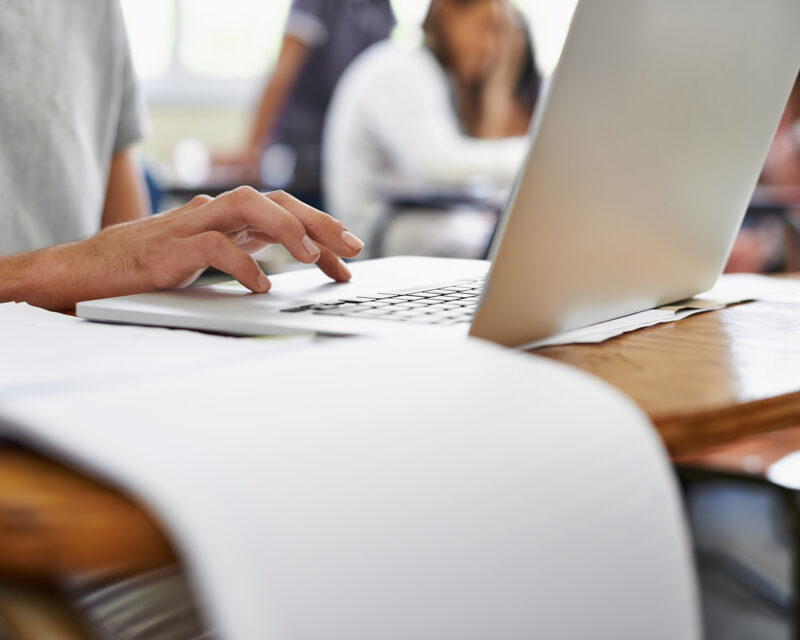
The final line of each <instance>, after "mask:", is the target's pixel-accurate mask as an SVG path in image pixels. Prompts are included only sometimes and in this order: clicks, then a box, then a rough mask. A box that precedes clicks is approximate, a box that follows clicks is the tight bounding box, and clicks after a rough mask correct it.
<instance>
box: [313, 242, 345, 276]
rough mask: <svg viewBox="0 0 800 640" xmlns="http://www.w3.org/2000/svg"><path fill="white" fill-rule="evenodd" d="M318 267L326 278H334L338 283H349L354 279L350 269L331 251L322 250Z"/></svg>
mask: <svg viewBox="0 0 800 640" xmlns="http://www.w3.org/2000/svg"><path fill="white" fill-rule="evenodd" d="M317 266H318V267H319V268H320V269H321V270H322V272H323V273H324V274H325V275H326V276H328V277H329V278H333V279H334V280H336V282H349V281H350V278H351V277H352V275H351V273H350V269H348V268H347V267H346V266H345V264H344V262H342V261H341V260H340V259H339V258H338V257H337V256H336V254H334V253H333V252H332V251H331V250H330V249H325V248H323V249H322V254H321V255H320V257H319V260H317Z"/></svg>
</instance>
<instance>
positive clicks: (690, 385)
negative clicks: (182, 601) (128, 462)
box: [0, 302, 800, 577]
mask: <svg viewBox="0 0 800 640" xmlns="http://www.w3.org/2000/svg"><path fill="white" fill-rule="evenodd" d="M536 353H537V354H538V355H541V356H545V357H548V358H552V359H555V360H559V361H561V362H565V363H569V364H572V365H574V366H577V367H579V368H581V369H584V370H585V371H588V372H590V373H592V374H594V375H596V376H598V377H600V378H602V379H604V380H606V381H608V382H609V383H611V384H612V385H614V386H616V387H617V388H619V389H620V390H622V391H623V392H625V393H626V394H628V395H629V396H630V397H631V398H633V399H634V400H635V401H636V402H637V403H638V404H639V405H640V406H641V407H642V408H643V409H644V410H645V412H646V413H647V414H648V415H649V416H650V418H651V419H652V420H653V422H654V423H655V425H656V428H657V429H658V431H659V432H660V434H661V436H662V437H663V439H664V442H665V443H666V445H667V448H668V449H669V451H670V453H671V454H672V455H673V456H676V455H680V454H690V453H695V452H699V451H701V450H703V449H705V448H707V447H708V446H710V445H714V444H721V443H725V442H731V441H734V440H737V439H739V438H741V437H743V436H747V435H752V434H757V433H764V432H767V431H772V430H777V429H783V428H786V427H794V426H797V425H800V304H798V305H794V304H773V303H762V302H757V303H748V304H742V305H738V306H735V307H731V308H728V309H724V310H722V311H716V312H711V313H705V314H701V315H697V316H693V317H690V318H687V319H685V320H682V321H680V322H678V323H673V324H667V325H658V326H656V327H652V328H649V329H644V330H641V331H638V332H635V333H631V334H627V335H624V336H621V337H619V338H616V339H613V340H611V341H609V342H606V343H604V344H601V345H569V346H560V347H548V348H545V349H540V350H538V351H536ZM15 455H16V456H17V457H16V462H15V464H16V466H15V467H14V466H11V465H9V464H6V465H4V466H5V468H6V469H7V470H8V471H7V472H6V474H5V476H6V478H5V480H4V479H3V474H0V496H2V495H3V494H4V493H7V492H9V491H12V492H13V491H14V490H15V487H17V488H18V487H19V483H20V482H21V481H22V480H21V479H25V483H26V484H27V486H28V487H29V488H30V489H32V491H31V492H29V493H28V495H29V496H30V495H32V496H34V498H35V499H37V500H40V496H41V494H42V492H46V493H47V495H48V496H49V498H48V499H49V500H50V501H51V503H52V507H51V509H52V510H54V513H57V514H65V513H70V512H73V513H74V511H71V510H73V509H74V505H75V501H74V497H75V496H74V492H73V491H65V490H63V489H66V488H67V487H69V486H71V485H72V484H75V483H76V480H75V479H74V475H75V474H73V473H72V472H70V471H68V470H67V469H65V468H63V467H58V466H57V465H52V464H47V465H46V473H44V472H43V471H42V469H41V463H37V462H36V461H34V460H31V459H30V458H27V457H25V456H26V454H15ZM6 462H9V461H6ZM59 474H61V475H63V477H64V481H63V482H58V481H57V479H56V476H58V475H59ZM26 478H27V479H26ZM70 478H72V479H70ZM78 484H79V485H80V491H81V492H83V496H82V498H81V501H80V502H81V503H82V504H86V503H87V502H86V499H87V498H88V496H89V494H93V495H95V496H96V498H93V499H96V504H106V505H107V504H108V500H109V491H108V490H106V489H104V488H103V487H100V486H98V485H96V484H94V483H91V482H87V481H80V482H78ZM18 494H19V495H24V493H20V492H18ZM37 496H39V497H37ZM119 501H120V503H119V510H120V512H121V513H124V514H125V517H128V518H131V521H130V522H129V524H128V525H127V527H126V528H128V529H129V530H134V529H135V530H137V531H139V532H140V533H139V535H137V536H134V537H133V538H131V537H130V536H127V537H125V538H121V539H118V540H117V542H118V544H115V545H113V549H104V548H103V547H98V546H95V545H92V546H91V547H90V548H89V549H87V550H86V552H85V553H84V552H81V551H80V550H77V549H70V550H69V553H66V552H65V553H63V554H61V555H60V556H59V557H61V558H62V560H61V562H60V564H61V568H63V569H67V570H75V569H87V568H95V567H96V566H97V564H96V563H97V561H98V558H99V559H100V561H101V562H102V563H103V564H107V563H108V562H109V560H110V559H111V558H113V561H117V562H119V561H121V560H122V558H123V557H130V551H131V548H135V549H137V551H138V556H139V557H138V563H137V565H136V566H131V567H127V568H128V569H129V570H136V569H142V568H150V567H152V566H157V565H158V564H159V563H160V562H163V563H166V562H174V554H173V552H172V551H171V549H170V548H169V544H168V542H167V541H166V539H165V538H164V537H163V535H162V534H161V533H160V532H159V529H158V527H157V526H156V525H154V524H153V523H152V520H151V519H150V518H149V516H148V515H147V514H146V513H145V512H144V511H142V510H140V509H139V508H138V506H136V505H135V503H133V502H132V501H130V500H126V499H124V498H122V497H119ZM0 506H1V505H0ZM23 506H24V505H20V504H17V505H15V506H14V509H15V510H16V512H19V510H20V509H22V507H23ZM28 506H31V505H28ZM33 506H35V505H33ZM104 509H105V507H104ZM23 510H24V509H23ZM13 512H14V511H11V512H9V513H13ZM2 515H3V512H2V510H0V538H2V536H4V535H6V536H7V535H8V533H9V530H8V527H9V526H11V527H12V531H14V530H16V529H17V528H18V524H15V523H18V520H8V518H7V519H6V520H7V521H6V522H5V523H3V522H2ZM63 521H64V520H62V522H63ZM90 525H91V526H94V527H95V529H97V531H96V533H97V534H99V535H101V536H103V535H104V534H103V532H102V527H100V528H98V527H97V522H90V523H88V524H87V525H86V526H87V527H89V526H90ZM4 526H5V528H6V529H5V531H4ZM72 526H73V528H74V527H75V526H77V525H72ZM104 526H105V525H104ZM78 528H79V527H78ZM71 538H72V540H74V539H75V537H74V536H72V537H71ZM88 538H89V539H92V538H94V539H96V538H97V535H94V536H88ZM29 543H30V545H31V547H35V545H33V544H32V541H29ZM119 543H122V544H119ZM129 545H130V546H129ZM47 548H49V549H51V550H52V544H50V545H49V546H48V547H47ZM2 549H3V548H2V545H0V552H1V551H2ZM101 551H102V553H100V552H101ZM115 554H116V555H115ZM22 560H24V561H22ZM113 561H112V562H113ZM52 569H53V567H52V565H50V564H48V565H47V567H45V566H44V564H43V561H42V558H41V557H37V554H35V553H32V554H30V556H29V557H23V555H22V554H20V553H19V552H18V550H16V549H15V550H14V552H13V553H7V554H6V555H5V556H4V555H3V554H2V553H0V574H2V573H3V572H14V573H16V574H22V575H27V576H29V577H30V576H36V577H46V576H45V575H43V574H46V573H47V571H48V570H52ZM54 577H57V576H54Z"/></svg>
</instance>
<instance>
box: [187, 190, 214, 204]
mask: <svg viewBox="0 0 800 640" xmlns="http://www.w3.org/2000/svg"><path fill="white" fill-rule="evenodd" d="M213 199H214V198H212V197H211V196H208V195H206V194H204V193H201V194H198V195H196V196H195V197H194V198H192V200H191V202H190V203H189V204H191V205H193V206H195V207H199V206H201V205H204V204H208V203H209V202H211V201H212V200H213Z"/></svg>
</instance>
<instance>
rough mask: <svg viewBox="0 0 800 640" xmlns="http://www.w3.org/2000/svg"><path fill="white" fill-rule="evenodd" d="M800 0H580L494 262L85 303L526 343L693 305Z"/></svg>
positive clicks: (361, 271)
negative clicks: (256, 289) (256, 290)
mask: <svg viewBox="0 0 800 640" xmlns="http://www.w3.org/2000/svg"><path fill="white" fill-rule="evenodd" d="M797 25H800V3H798V2H797V0H771V1H770V2H730V0H703V1H702V2H698V1H697V0H673V1H671V2H664V0H604V2H596V1H592V0H584V1H582V2H580V3H579V4H578V6H577V8H576V10H575V14H574V16H573V20H572V24H571V27H570V31H569V34H568V36H567V39H566V43H565V46H564V49H563V52H562V55H561V58H560V61H559V64H558V66H557V69H556V71H555V73H554V74H553V77H552V78H551V80H550V82H549V83H548V87H547V89H546V91H545V94H544V95H543V98H542V100H541V102H540V105H539V108H538V109H537V114H536V116H535V118H534V122H533V124H532V130H531V144H530V149H529V152H528V155H527V158H526V160H525V163H524V166H523V168H522V169H521V172H520V175H519V177H518V179H517V182H516V186H515V188H514V190H513V192H512V195H511V198H510V200H509V203H508V205H507V207H506V209H505V211H504V213H503V216H502V219H501V221H500V223H499V228H498V231H497V233H496V236H495V241H494V243H493V247H492V251H491V253H490V258H491V259H490V260H489V261H473V260H450V259H435V258H418V257H399V258H387V259H379V260H367V261H363V262H356V263H353V264H352V272H353V280H352V282H350V283H347V284H333V283H331V282H329V281H327V280H326V278H325V276H324V275H322V274H321V273H319V272H318V271H317V270H315V269H314V270H304V271H301V272H295V273H288V274H284V275H279V276H276V277H274V278H273V289H272V291H271V292H270V293H268V294H251V293H248V292H247V291H246V290H245V289H244V288H243V287H240V286H238V285H220V286H206V287H196V288H191V289H186V290H182V291H169V292H158V293H150V294H140V295H133V296H126V297H120V298H114V299H107V300H96V301H92V302H84V303H81V304H79V305H78V308H77V312H78V315H79V316H81V317H84V318H88V319H90V320H98V321H105V322H124V323H137V324H145V325H158V326H168V327H183V328H192V329H202V330H208V331H215V332H222V333H231V334H292V333H302V332H315V333H324V334H335V335H342V334H344V335H354V334H356V335H374V336H400V335H425V336H431V337H435V336H438V337H441V338H449V337H455V338H458V337H464V336H466V335H468V334H469V335H472V336H476V337H479V338H484V339H487V340H491V341H494V342H497V343H500V344H504V345H509V346H516V345H521V344H525V343H528V342H531V341H534V340H538V339H541V338H544V337H547V336H550V335H553V334H556V333H559V332H562V331H567V330H571V329H575V328H578V327H582V326H587V325H590V324H594V323H597V322H601V321H605V320H610V319H613V318H617V317H620V316H624V315H627V314H631V313H634V312H638V311H642V310H645V309H649V308H653V307H655V306H658V305H661V304H666V303H669V302H674V301H677V300H682V299H685V298H688V297H691V296H692V295H694V294H696V293H699V292H701V291H704V290H707V289H709V288H710V287H711V286H712V285H713V283H714V282H715V281H716V279H717V278H718V276H719V275H720V273H721V271H722V268H723V266H724V264H725V261H726V259H727V256H728V254H729V252H730V248H731V246H732V244H733V241H734V239H735V236H736V233H737V231H738V228H739V226H740V224H741V221H742V218H743V216H744V213H745V211H746V208H747V205H748V202H749V200H750V198H751V196H752V193H753V191H754V189H755V185H756V182H757V180H758V176H759V173H760V171H761V167H762V165H763V163H764V159H765V157H766V154H767V150H768V148H769V145H770V142H771V139H772V137H773V135H774V132H775V131H776V129H777V126H778V122H779V119H780V117H781V113H782V111H783V109H784V107H785V104H786V102H787V100H788V96H789V93H790V90H791V87H792V84H793V82H794V79H795V77H796V75H797V72H798V68H800V37H799V36H798V29H797Z"/></svg>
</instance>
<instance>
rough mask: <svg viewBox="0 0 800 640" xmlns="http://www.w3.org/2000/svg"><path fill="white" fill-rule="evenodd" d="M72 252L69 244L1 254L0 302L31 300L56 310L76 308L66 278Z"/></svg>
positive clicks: (32, 302)
mask: <svg viewBox="0 0 800 640" xmlns="http://www.w3.org/2000/svg"><path fill="white" fill-rule="evenodd" d="M66 246H70V245H66ZM68 255H69V250H68V249H67V250H65V247H50V248H47V249H40V250H38V251H31V252H29V253H21V254H17V255H12V256H2V257H0V302H27V303H29V304H33V305H35V306H40V307H45V308H48V309H53V310H63V309H70V308H72V307H74V306H75V300H69V299H68V298H70V296H69V289H70V285H69V282H68V278H66V277H65V270H66V269H68V264H65V261H66V259H67V258H68ZM65 280H67V281H65Z"/></svg>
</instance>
